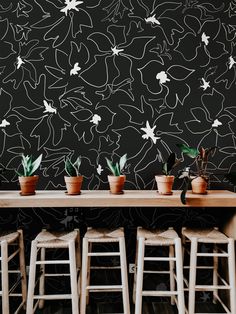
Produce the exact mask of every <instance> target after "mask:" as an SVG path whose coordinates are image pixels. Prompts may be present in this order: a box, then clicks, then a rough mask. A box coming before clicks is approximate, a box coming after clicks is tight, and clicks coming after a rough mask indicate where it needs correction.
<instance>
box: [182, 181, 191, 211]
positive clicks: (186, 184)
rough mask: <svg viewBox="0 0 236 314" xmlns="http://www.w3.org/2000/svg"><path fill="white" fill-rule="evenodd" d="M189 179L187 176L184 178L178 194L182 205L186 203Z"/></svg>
mask: <svg viewBox="0 0 236 314" xmlns="http://www.w3.org/2000/svg"><path fill="white" fill-rule="evenodd" d="M190 181H191V180H190V178H189V177H185V178H184V186H183V190H182V192H181V194H180V200H181V202H182V204H184V205H186V193H187V191H188V187H189V183H190Z"/></svg>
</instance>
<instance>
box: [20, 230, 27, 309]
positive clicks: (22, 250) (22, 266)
mask: <svg viewBox="0 0 236 314" xmlns="http://www.w3.org/2000/svg"><path fill="white" fill-rule="evenodd" d="M18 233H19V249H20V252H19V264H20V272H21V293H22V302H23V303H24V308H25V307H26V298H27V279H26V269H25V247H24V238H23V231H22V230H18Z"/></svg>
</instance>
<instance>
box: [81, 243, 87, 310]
mask: <svg viewBox="0 0 236 314" xmlns="http://www.w3.org/2000/svg"><path fill="white" fill-rule="evenodd" d="M87 273H88V239H86V238H83V253H82V273H81V297H80V314H86V285H87Z"/></svg>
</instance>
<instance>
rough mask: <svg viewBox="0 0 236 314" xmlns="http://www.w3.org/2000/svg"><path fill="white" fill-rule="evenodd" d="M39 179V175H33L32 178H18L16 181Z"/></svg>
mask: <svg viewBox="0 0 236 314" xmlns="http://www.w3.org/2000/svg"><path fill="white" fill-rule="evenodd" d="M38 178H39V175H38V174H35V175H33V176H18V179H19V181H20V180H27V179H28V180H29V179H38Z"/></svg>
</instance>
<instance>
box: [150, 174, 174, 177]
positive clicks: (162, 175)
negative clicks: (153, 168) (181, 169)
mask: <svg viewBox="0 0 236 314" xmlns="http://www.w3.org/2000/svg"><path fill="white" fill-rule="evenodd" d="M155 177H158V178H163V177H165V178H175V176H174V175H167V176H166V175H165V174H156V175H155Z"/></svg>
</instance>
